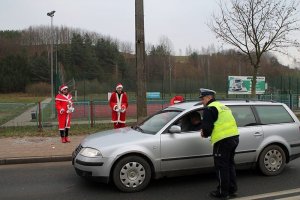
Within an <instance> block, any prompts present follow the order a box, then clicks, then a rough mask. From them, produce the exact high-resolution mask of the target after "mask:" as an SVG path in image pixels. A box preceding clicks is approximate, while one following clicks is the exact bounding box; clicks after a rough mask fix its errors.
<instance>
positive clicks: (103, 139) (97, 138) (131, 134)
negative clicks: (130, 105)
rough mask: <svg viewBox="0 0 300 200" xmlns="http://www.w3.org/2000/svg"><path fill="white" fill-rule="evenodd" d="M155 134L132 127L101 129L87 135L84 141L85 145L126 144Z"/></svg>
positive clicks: (95, 146)
mask: <svg viewBox="0 0 300 200" xmlns="http://www.w3.org/2000/svg"><path fill="white" fill-rule="evenodd" d="M153 136H154V135H150V134H145V133H141V132H138V131H135V130H133V129H132V128H130V127H125V128H119V129H112V130H107V131H101V132H98V133H94V134H92V135H89V136H87V137H86V138H85V139H84V140H83V141H82V142H81V145H82V146H83V147H92V148H97V149H98V148H100V147H101V148H103V147H112V146H114V145H124V144H126V143H134V142H136V141H141V140H145V139H147V138H149V137H153Z"/></svg>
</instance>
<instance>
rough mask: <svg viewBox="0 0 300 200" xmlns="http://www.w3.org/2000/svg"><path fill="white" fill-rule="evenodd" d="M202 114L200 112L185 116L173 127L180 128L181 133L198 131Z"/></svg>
mask: <svg viewBox="0 0 300 200" xmlns="http://www.w3.org/2000/svg"><path fill="white" fill-rule="evenodd" d="M202 112H203V111H200V110H197V111H193V112H190V113H187V114H185V115H184V116H183V117H181V118H180V119H179V120H177V121H176V122H175V123H174V125H178V126H180V127H181V132H190V131H198V130H199V131H200V129H201V123H202Z"/></svg>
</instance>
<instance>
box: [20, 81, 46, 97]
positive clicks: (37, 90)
mask: <svg viewBox="0 0 300 200" xmlns="http://www.w3.org/2000/svg"><path fill="white" fill-rule="evenodd" d="M25 91H26V93H28V94H31V95H33V96H49V95H51V85H50V84H48V83H45V82H39V83H33V84H30V85H27V86H26V89H25Z"/></svg>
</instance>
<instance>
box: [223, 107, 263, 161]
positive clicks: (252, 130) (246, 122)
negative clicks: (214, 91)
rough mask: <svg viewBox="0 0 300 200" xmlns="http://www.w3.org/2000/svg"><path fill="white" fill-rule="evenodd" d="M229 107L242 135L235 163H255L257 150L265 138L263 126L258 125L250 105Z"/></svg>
mask: <svg viewBox="0 0 300 200" xmlns="http://www.w3.org/2000/svg"><path fill="white" fill-rule="evenodd" d="M228 107H229V108H230V109H231V111H232V114H233V116H234V118H235V120H236V123H237V126H238V130H239V134H240V136H239V139H240V142H239V145H238V147H237V149H236V156H235V162H236V163H237V164H246V163H251V162H255V159H256V156H257V155H256V154H257V149H258V147H259V146H260V144H261V142H262V141H263V138H264V133H263V129H262V126H261V125H260V124H258V123H257V120H256V118H255V116H254V114H253V109H252V107H251V106H250V105H234V106H233V105H229V106H228Z"/></svg>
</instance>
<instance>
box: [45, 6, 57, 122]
mask: <svg viewBox="0 0 300 200" xmlns="http://www.w3.org/2000/svg"><path fill="white" fill-rule="evenodd" d="M54 13H55V10H53V11H51V12H48V13H47V16H49V17H51V30H50V37H51V42H50V51H51V52H50V53H51V114H52V115H51V116H53V117H54V105H53V103H54V88H53V17H54Z"/></svg>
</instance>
